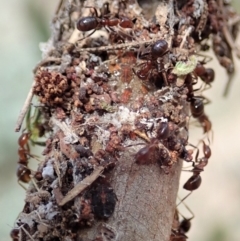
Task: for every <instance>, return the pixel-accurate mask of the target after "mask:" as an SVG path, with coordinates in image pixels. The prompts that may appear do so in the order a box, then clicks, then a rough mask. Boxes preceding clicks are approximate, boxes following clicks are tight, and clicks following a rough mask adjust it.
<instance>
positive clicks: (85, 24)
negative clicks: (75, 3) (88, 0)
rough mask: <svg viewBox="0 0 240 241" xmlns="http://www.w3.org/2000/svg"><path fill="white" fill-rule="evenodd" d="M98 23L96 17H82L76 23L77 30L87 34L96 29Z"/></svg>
mask: <svg viewBox="0 0 240 241" xmlns="http://www.w3.org/2000/svg"><path fill="white" fill-rule="evenodd" d="M97 26H98V21H97V18H96V17H83V18H80V19H79V20H78V21H77V29H78V30H79V31H82V32H87V31H90V30H93V29H95V28H97Z"/></svg>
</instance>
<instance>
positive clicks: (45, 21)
mask: <svg viewBox="0 0 240 241" xmlns="http://www.w3.org/2000/svg"><path fill="white" fill-rule="evenodd" d="M0 2H1V3H2V4H1V6H2V7H3V6H4V8H2V9H4V11H2V12H1V15H0V29H1V32H2V35H1V38H0V53H1V54H0V70H1V71H0V86H1V87H0V153H1V156H0V215H1V218H0V237H1V240H4V241H9V240H11V239H10V237H9V232H10V230H11V228H12V227H13V224H14V221H15V220H16V218H17V216H18V214H19V213H20V212H21V210H22V208H23V205H24V198H25V191H24V189H23V188H21V187H20V186H19V185H18V184H17V178H16V175H15V172H16V167H17V160H18V156H17V149H18V144H17V140H18V137H19V135H20V133H15V132H14V129H15V124H16V120H17V117H18V115H19V111H20V109H21V108H22V106H23V103H24V101H25V99H26V96H27V93H28V91H29V89H30V86H31V84H32V78H33V75H32V69H33V68H34V67H35V65H36V64H37V62H38V61H40V59H41V53H40V50H39V43H40V42H45V41H47V39H48V38H49V35H50V27H49V26H50V20H51V16H52V15H53V13H54V11H55V8H56V6H57V4H58V0H52V1H48V0H39V1H32V0H21V1H19V0H10V1H5V0H0ZM233 4H234V6H235V8H236V9H238V12H240V2H239V1H237V0H235V1H233ZM4 31H5V32H4ZM235 63H236V70H237V71H236V76H235V78H234V81H233V84H232V86H231V89H230V93H229V95H228V97H227V98H224V97H223V91H224V88H225V85H226V82H227V76H226V74H225V70H224V69H223V68H222V67H220V66H219V64H218V63H217V61H216V60H214V61H212V62H211V63H210V64H209V66H211V67H214V68H215V70H216V73H217V76H216V79H215V81H214V83H213V87H212V88H211V89H210V90H208V91H206V92H205V93H206V94H205V93H204V95H206V96H207V97H208V98H209V99H210V100H211V101H212V103H211V104H209V105H207V106H206V113H207V115H208V116H209V118H210V120H211V121H212V123H213V129H214V142H213V144H212V146H211V149H212V153H213V154H212V157H211V159H210V163H209V165H208V166H207V168H206V170H205V171H204V173H202V178H203V182H202V185H201V187H200V188H199V190H197V191H195V192H193V194H192V195H191V196H190V197H189V198H188V199H187V201H186V203H187V205H188V206H189V207H190V208H191V210H192V211H193V212H194V214H195V217H196V218H194V219H193V221H192V228H191V230H190V232H189V234H188V235H189V237H190V238H189V240H190V241H191V240H194V241H229V240H231V241H239V240H240V228H239V224H240V111H239V109H238V108H240V107H239V106H238V104H240V81H239V77H240V70H239V69H240V60H236V61H235ZM190 136H191V140H190V142H192V143H196V142H197V141H198V140H199V139H200V138H201V136H202V130H201V128H197V127H195V126H194V125H192V126H191V132H190ZM32 152H33V153H36V152H37V150H33V151H32ZM32 162H35V161H34V160H33V161H32ZM35 163H36V162H35ZM189 176H190V174H189V173H186V172H185V173H183V175H182V177H181V185H180V197H184V196H185V194H186V193H184V192H183V191H181V190H182V186H183V184H184V183H185V182H186V180H187V179H188V177H189ZM182 212H183V214H184V216H186V217H191V214H190V213H188V211H187V210H183V211H182Z"/></svg>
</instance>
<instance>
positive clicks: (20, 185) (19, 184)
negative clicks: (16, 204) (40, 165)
mask: <svg viewBox="0 0 240 241" xmlns="http://www.w3.org/2000/svg"><path fill="white" fill-rule="evenodd" d="M18 184H19V185H20V186H21V187H22V188H23V189H24V190H25V191H27V188H26V187H25V186H24V185H23V184H22V183H21V182H20V180H19V179H18Z"/></svg>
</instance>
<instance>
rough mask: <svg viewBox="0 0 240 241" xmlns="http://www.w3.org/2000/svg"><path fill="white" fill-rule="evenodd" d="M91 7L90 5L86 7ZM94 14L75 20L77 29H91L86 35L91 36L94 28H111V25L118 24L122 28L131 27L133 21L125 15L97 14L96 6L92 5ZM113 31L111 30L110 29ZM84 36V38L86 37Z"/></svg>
mask: <svg viewBox="0 0 240 241" xmlns="http://www.w3.org/2000/svg"><path fill="white" fill-rule="evenodd" d="M86 8H92V7H86ZM93 10H94V13H95V16H91V17H90V16H88V17H82V18H80V19H79V20H78V21H77V29H78V30H79V31H82V32H86V31H90V30H93V31H92V32H91V33H90V34H89V35H88V36H86V37H89V36H91V35H92V34H93V33H94V32H95V31H96V30H98V29H100V28H102V27H104V28H106V29H107V28H108V29H110V30H112V28H111V27H115V26H120V27H122V28H133V21H132V20H131V19H129V18H128V17H126V16H120V17H119V18H116V17H115V18H109V17H108V15H105V14H104V15H103V16H102V17H100V16H98V12H97V10H96V8H94V7H93ZM112 31H113V30H112ZM86 37H85V38H86Z"/></svg>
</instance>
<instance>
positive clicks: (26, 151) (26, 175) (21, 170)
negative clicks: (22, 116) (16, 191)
mask: <svg viewBox="0 0 240 241" xmlns="http://www.w3.org/2000/svg"><path fill="white" fill-rule="evenodd" d="M30 136H31V134H30V133H29V132H24V133H22V135H21V136H20V137H19V138H18V145H19V148H18V156H19V159H18V167H17V173H16V174H17V177H18V183H19V184H20V185H21V186H22V187H23V188H24V186H23V185H22V184H21V183H20V182H23V183H29V182H30V180H32V176H31V174H32V171H31V170H30V169H29V168H28V160H29V157H33V155H32V154H30V148H29V144H28V142H29V140H30ZM35 158H36V157H35ZM32 181H33V180H32ZM34 185H35V184H34ZM35 186H36V185H35ZM24 189H25V188H24Z"/></svg>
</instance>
